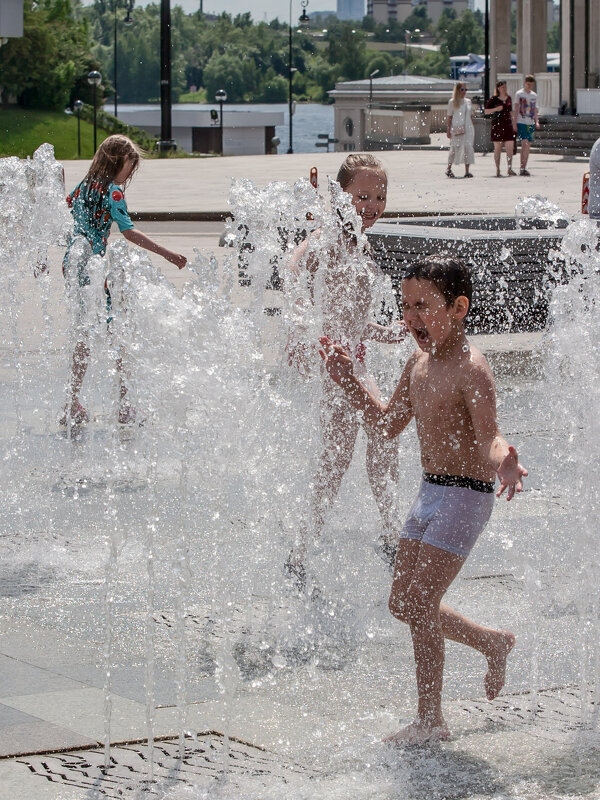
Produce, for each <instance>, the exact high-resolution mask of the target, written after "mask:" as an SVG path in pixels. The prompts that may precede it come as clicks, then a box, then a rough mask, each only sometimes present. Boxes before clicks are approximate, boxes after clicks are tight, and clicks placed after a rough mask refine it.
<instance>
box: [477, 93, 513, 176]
mask: <svg viewBox="0 0 600 800" xmlns="http://www.w3.org/2000/svg"><path fill="white" fill-rule="evenodd" d="M484 114H485V115H486V116H488V117H491V118H492V142H493V143H494V161H495V163H496V177H497V178H501V177H502V173H501V172H500V156H501V154H502V147H504V148H505V150H506V164H507V166H508V170H507V173H506V174H507V175H516V174H517V173H516V172H515V171H514V169H513V168H512V160H513V153H514V145H515V143H514V138H515V134H514V131H513V119H512V100H511V98H510V95H509V94H508V92H507V91H506V81H498V82H497V83H496V91H495V92H494V95H493V97H490V99H489V100H488V101H487V103H486V104H485V109H484Z"/></svg>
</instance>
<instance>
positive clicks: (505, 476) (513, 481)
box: [496, 445, 529, 500]
mask: <svg viewBox="0 0 600 800" xmlns="http://www.w3.org/2000/svg"><path fill="white" fill-rule="evenodd" d="M527 475H529V473H528V472H527V470H526V469H525V467H523V466H521V464H519V456H518V455H517V451H516V450H515V448H514V447H512V445H509V447H508V453H507V454H506V456H505V457H504V459H503V461H502V463H501V464H500V466H499V467H498V477H499V478H500V488H499V489H498V491H497V492H496V497H500V495H501V494H502V493H503V492H504V490H505V489H508V493H507V495H506V499H507V500H512V498H513V497H514V494H515V492H522V491H523V481H522V478H526V477H527Z"/></svg>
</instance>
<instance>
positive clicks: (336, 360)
mask: <svg viewBox="0 0 600 800" xmlns="http://www.w3.org/2000/svg"><path fill="white" fill-rule="evenodd" d="M319 341H320V342H321V344H322V345H323V350H319V354H320V356H321V358H322V359H323V361H324V362H325V369H326V370H327V372H328V373H329V377H330V378H331V379H332V380H333V381H335V382H336V383H339V384H340V385H341V384H343V383H344V381H346V380H347V379H348V378H351V377H352V375H353V367H352V359H351V358H350V356H349V355H348V352H347V351H346V350H345V349H344V348H343V347H342V345H341V344H334V343H333V342H332V341H331V339H330V338H329V337H327V336H323V337H322V338H321V339H319Z"/></svg>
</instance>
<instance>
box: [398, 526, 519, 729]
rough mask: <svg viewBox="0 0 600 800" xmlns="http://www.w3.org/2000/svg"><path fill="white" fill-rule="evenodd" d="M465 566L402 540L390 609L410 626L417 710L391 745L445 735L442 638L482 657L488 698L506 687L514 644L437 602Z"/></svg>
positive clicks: (456, 558) (444, 554)
mask: <svg viewBox="0 0 600 800" xmlns="http://www.w3.org/2000/svg"><path fill="white" fill-rule="evenodd" d="M463 563H464V559H463V558H461V557H460V556H456V555H454V554H453V553H448V552H446V551H445V550H441V549H439V548H437V547H432V546H431V545H427V544H420V543H419V542H417V541H414V540H407V539H401V540H400V543H399V546H398V556H397V562H396V574H395V576H394V582H393V585H392V591H391V594H390V611H391V612H392V614H393V615H394V616H395V617H397V618H398V619H400V620H402V621H403V622H406V623H407V624H408V625H410V629H411V636H412V640H413V650H414V656H415V664H416V677H417V690H418V695H419V706H418V715H417V720H416V722H415V723H414V724H413V725H411V726H408V728H405V729H404V730H403V731H400V732H399V733H398V734H395V735H394V736H393V737H390V739H391V740H392V741H411V742H415V743H418V742H421V743H422V742H425V741H427V740H429V739H430V738H432V737H437V738H444V737H446V736H447V735H448V728H447V725H446V722H445V720H444V716H443V713H442V704H441V698H442V683H443V669H444V639H445V638H447V639H451V640H452V641H456V642H462V643H463V644H466V645H468V646H469V647H472V648H474V649H476V650H479V651H480V652H481V653H483V655H485V656H486V658H487V660H488V673H487V675H486V678H485V681H484V683H485V688H486V694H487V696H488V698H489V699H492V698H493V697H495V696H496V695H497V694H498V693H499V692H500V690H501V688H502V686H503V684H504V671H505V666H506V657H507V655H508V653H509V652H510V650H511V649H512V647H513V645H514V641H515V640H514V636H513V635H512V634H511V633H509V632H508V631H495V630H492V629H491V628H485V627H484V626H482V625H478V624H477V623H475V622H473V621H472V620H470V619H468V618H467V617H464V616H462V615H461V614H458V613H457V612H456V611H454V610H453V609H452V608H450V606H447V605H445V604H442V602H441V600H442V598H443V596H444V594H445V593H446V591H447V589H448V587H449V586H450V584H451V583H452V581H453V580H454V578H455V577H456V576H457V575H458V573H459V571H460V569H461V567H462V565H463Z"/></svg>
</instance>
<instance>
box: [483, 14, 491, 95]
mask: <svg viewBox="0 0 600 800" xmlns="http://www.w3.org/2000/svg"><path fill="white" fill-rule="evenodd" d="M484 39H485V43H484V50H485V68H484V72H483V98H484V103H485V102H486V101H487V99H488V97H489V96H490V11H489V2H488V0H485V16H484Z"/></svg>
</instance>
